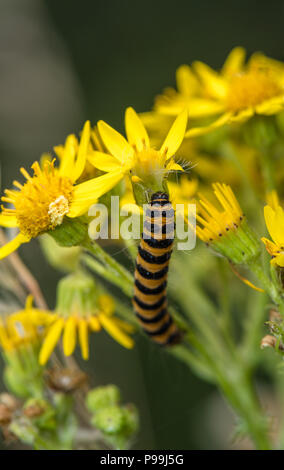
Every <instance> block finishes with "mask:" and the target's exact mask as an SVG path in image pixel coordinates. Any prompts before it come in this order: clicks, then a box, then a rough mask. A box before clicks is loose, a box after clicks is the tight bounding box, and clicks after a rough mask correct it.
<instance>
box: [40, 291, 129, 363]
mask: <svg viewBox="0 0 284 470" xmlns="http://www.w3.org/2000/svg"><path fill="white" fill-rule="evenodd" d="M114 310H115V305H114V302H113V300H112V298H111V297H110V296H108V295H104V294H103V295H100V297H99V298H98V309H97V311H96V312H90V313H86V312H84V314H82V313H80V312H79V311H78V313H72V314H70V315H69V316H62V315H61V314H58V313H54V314H50V318H51V321H52V324H51V326H50V328H49V329H48V331H47V334H46V337H45V339H44V342H43V345H42V348H41V351H40V355H39V362H40V364H42V365H44V364H45V363H46V362H47V361H48V359H49V357H50V355H51V354H52V351H53V350H54V348H55V346H56V344H57V343H58V341H59V339H60V337H61V335H63V351H64V354H65V355H66V356H70V355H71V354H72V353H73V352H74V349H75V347H76V343H77V334H78V339H79V344H80V348H81V352H82V357H83V359H88V358H89V339H88V335H89V332H90V331H94V332H98V331H100V330H101V329H102V328H104V329H105V330H106V331H107V332H108V333H109V334H110V335H111V336H112V337H113V338H114V339H115V340H116V341H117V342H118V343H119V344H121V345H122V346H124V347H125V348H128V349H131V348H132V347H133V345H134V342H133V340H132V338H131V337H130V336H129V335H128V333H132V332H133V327H132V326H131V325H130V324H128V323H126V322H124V321H123V320H121V319H120V318H117V317H114Z"/></svg>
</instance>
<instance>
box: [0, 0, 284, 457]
mask: <svg viewBox="0 0 284 470" xmlns="http://www.w3.org/2000/svg"><path fill="white" fill-rule="evenodd" d="M283 24H284V2H283V1H277V0H274V1H273V2H260V1H256V0H251V1H249V0H246V1H245V0H238V1H235V2H228V1H225V0H216V1H214V2H213V1H209V0H199V1H190V0H187V1H186V0H175V1H169V0H155V1H153V0H152V1H150V0H144V1H134V0H132V1H130V0H104V1H99V0H98V1H96V0H81V1H76V0H68V1H67V0H61V1H58V0H57V1H56V0H45V1H44V0H1V1H0V71H1V72H0V122H1V125H0V152H1V173H2V182H1V183H2V187H7V186H10V184H11V182H12V180H13V179H15V178H16V177H18V176H19V167H20V166H21V165H23V166H25V167H28V166H29V165H30V164H31V163H32V162H33V161H34V160H36V159H38V158H39V156H40V154H41V153H42V152H44V151H52V147H53V146H54V145H56V144H60V143H63V142H64V139H65V137H66V135H67V134H68V133H71V132H75V133H78V132H79V130H80V129H81V128H82V125H83V123H84V121H85V120H86V119H91V121H92V123H95V122H96V121H97V120H98V119H104V120H106V121H107V122H109V123H110V124H112V125H113V126H114V127H116V128H118V129H120V130H122V129H123V113H124V109H125V107H126V106H133V107H134V108H135V109H136V110H137V111H139V112H141V111H147V110H149V109H150V107H151V106H152V103H153V97H154V96H155V94H157V93H158V92H160V91H161V90H162V88H164V87H165V86H168V85H174V80H175V69H176V68H177V66H179V65H180V64H182V63H190V62H192V61H193V60H197V59H199V60H203V61H206V62H208V63H209V64H210V65H212V66H214V67H220V66H221V65H222V63H223V61H224V59H225V57H226V55H227V54H228V52H229V51H230V50H231V48H232V47H234V46H237V45H242V46H244V47H246V48H247V51H248V53H251V52H253V51H255V50H261V51H263V52H264V53H266V54H267V55H270V56H273V57H275V58H277V59H280V60H283V59H284V52H283V44H284V29H283ZM20 252H21V255H22V257H23V259H24V261H25V262H26V263H27V264H28V266H29V267H30V268H31V269H32V271H33V272H34V274H35V275H36V277H37V278H38V280H39V282H40V284H41V286H42V289H43V291H44V294H45V295H46V297H47V299H48V302H49V305H50V307H53V306H54V301H55V287H56V282H57V280H58V279H59V277H60V275H59V274H54V271H53V270H52V269H51V268H49V267H48V266H47V264H46V262H45V260H44V258H43V256H42V254H41V252H40V248H39V244H38V242H37V241H33V242H32V243H31V244H30V245H28V246H24V247H23V248H22V249H21V250H20ZM92 340H93V341H92V345H91V357H92V359H91V360H90V361H89V362H88V363H85V364H83V367H84V369H85V370H87V371H88V372H89V373H90V374H91V376H92V384H94V385H96V384H108V383H112V382H113V383H116V384H117V385H119V386H120V387H121V389H122V393H123V396H124V399H125V401H131V402H134V403H135V404H136V405H137V406H138V408H139V411H140V415H141V431H140V434H139V435H138V436H137V438H136V441H135V442H134V448H148V449H151V448H159V449H163V448H165V449H182V448H184V449H185V448H186V449H204V448H207V449H209V448H226V447H230V445H231V444H230V432H231V424H232V417H231V414H230V412H229V411H228V410H227V408H226V406H225V405H224V404H223V402H222V401H221V400H220V399H219V398H218V394H217V392H216V391H215V389H214V388H213V387H210V386H209V385H207V384H205V383H203V382H201V381H200V380H199V379H197V378H196V377H195V376H193V375H189V374H188V371H187V369H186V368H185V367H184V366H183V364H181V363H179V362H177V361H176V360H174V359H173V358H171V357H170V356H168V355H166V354H164V353H163V352H162V351H160V350H158V349H157V348H156V347H155V346H154V345H153V344H151V343H149V341H147V340H146V339H144V338H141V337H139V338H138V340H137V345H136V348H135V350H134V351H133V352H128V351H126V350H123V349H122V348H121V347H120V346H119V345H117V344H116V343H114V341H112V340H111V339H110V338H109V337H107V335H105V334H104V333H102V334H99V335H93V337H92ZM216 419H217V420H218V422H219V425H218V426H216V425H215V423H216Z"/></svg>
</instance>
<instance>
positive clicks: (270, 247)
mask: <svg viewBox="0 0 284 470" xmlns="http://www.w3.org/2000/svg"><path fill="white" fill-rule="evenodd" d="M261 241H262V242H263V243H264V244H265V248H266V250H267V251H268V253H269V254H270V255H271V256H276V255H277V252H279V247H278V246H277V245H275V243H273V242H272V241H271V240H268V238H265V237H262V238H261Z"/></svg>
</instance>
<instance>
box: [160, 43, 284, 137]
mask: <svg viewBox="0 0 284 470" xmlns="http://www.w3.org/2000/svg"><path fill="white" fill-rule="evenodd" d="M177 88H178V91H177V92H175V91H173V90H170V92H169V91H166V93H165V94H164V95H163V96H162V97H161V96H160V97H158V98H157V101H156V104H155V110H156V112H157V113H161V114H167V115H169V114H171V115H175V114H176V113H178V112H179V109H182V108H184V107H185V106H186V107H187V109H188V113H189V117H192V118H208V117H213V116H216V117H217V119H214V120H213V122H212V123H211V124H209V125H204V126H203V127H193V128H192V129H190V130H189V131H187V133H186V137H194V136H198V135H202V134H206V133H207V132H210V131H212V130H214V129H216V128H218V127H220V126H223V125H224V124H226V123H231V122H243V121H246V120H247V119H249V118H251V117H252V116H253V115H254V114H261V115H272V114H276V113H279V112H280V111H281V110H282V109H283V108H284V64H282V63H280V62H277V61H275V60H272V59H270V58H268V57H266V56H264V55H262V54H254V55H253V56H252V57H251V58H250V60H249V61H248V63H245V50H244V49H243V48H241V47H236V48H234V49H233V50H232V51H231V53H230V54H229V56H228V57H227V59H226V61H225V63H224V65H223V67H222V70H221V71H220V72H216V71H215V70H213V69H212V68H211V67H209V66H208V65H206V64H204V63H203V62H198V61H197V62H195V63H194V64H193V68H192V69H190V68H189V67H187V66H182V67H180V68H179V69H178V71H177Z"/></svg>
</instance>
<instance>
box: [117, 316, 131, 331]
mask: <svg viewBox="0 0 284 470" xmlns="http://www.w3.org/2000/svg"><path fill="white" fill-rule="evenodd" d="M113 320H114V322H115V324H116V325H117V326H118V327H119V328H121V329H122V330H124V331H126V333H134V331H135V326H134V325H130V323H127V322H126V321H124V320H121V319H120V318H117V317H115V318H113Z"/></svg>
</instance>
